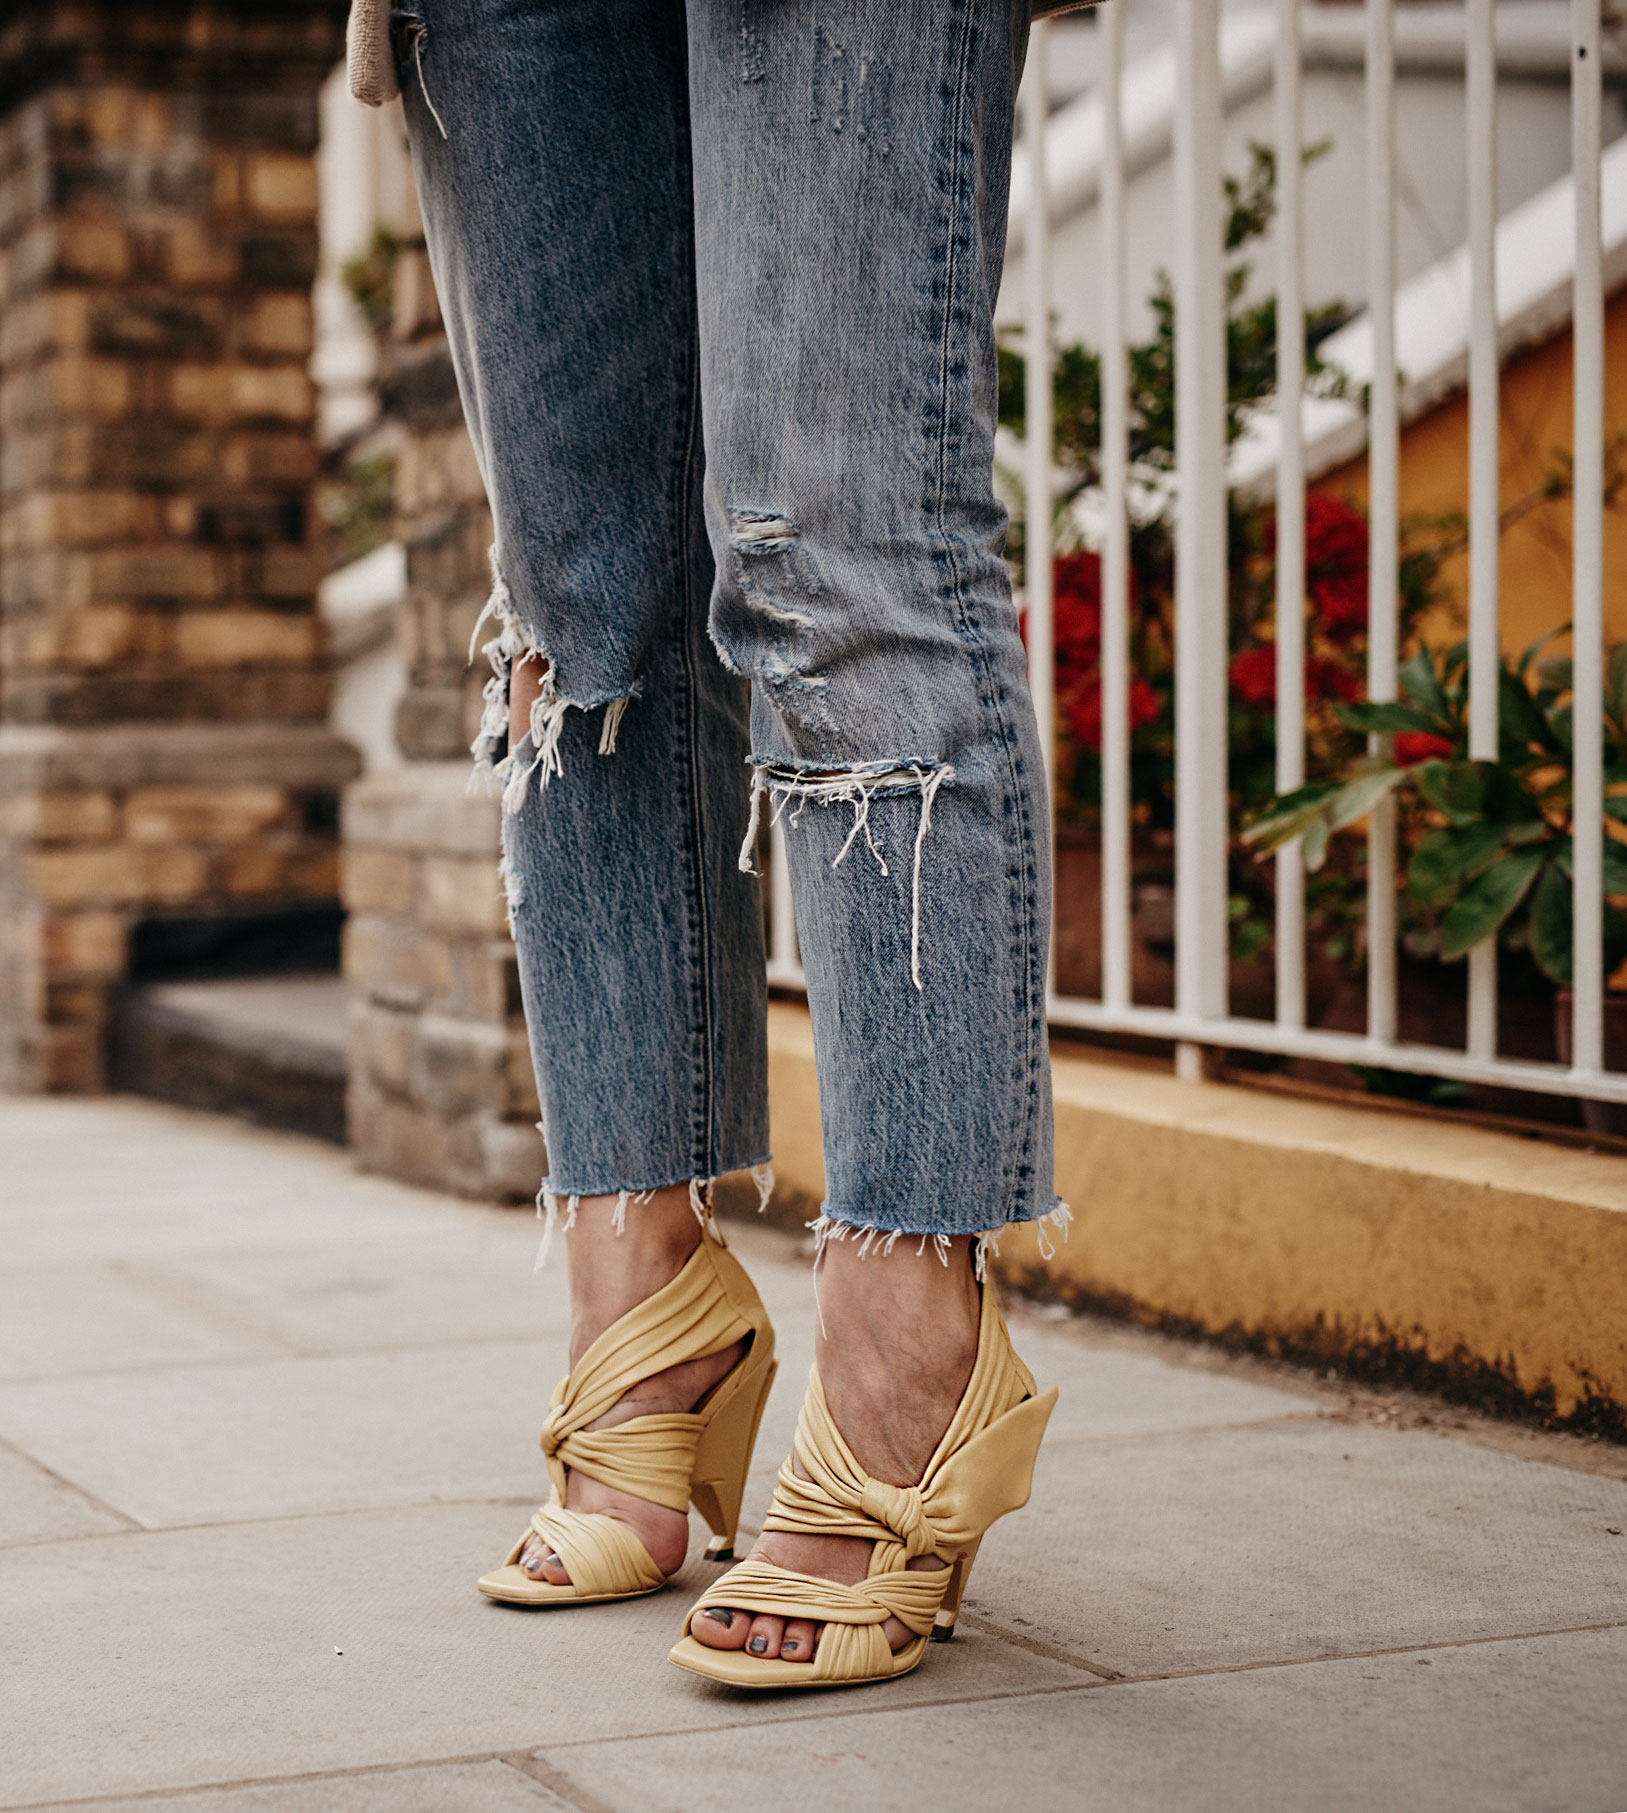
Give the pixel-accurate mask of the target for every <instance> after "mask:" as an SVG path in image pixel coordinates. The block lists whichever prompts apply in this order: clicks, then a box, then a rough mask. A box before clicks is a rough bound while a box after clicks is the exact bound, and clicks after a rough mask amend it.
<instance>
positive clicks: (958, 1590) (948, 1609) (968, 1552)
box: [932, 1536, 983, 1643]
mask: <svg viewBox="0 0 1627 1813" xmlns="http://www.w3.org/2000/svg"><path fill="white" fill-rule="evenodd" d="M982 1541H983V1538H982V1537H981V1536H980V1537H979V1538H978V1539H977V1541H976V1542H974V1543H973V1544H972V1546H971V1547H970V1548H969V1549H963V1550H962V1551H961V1552H960V1554H958V1555H957V1556H956V1557H955V1563H954V1566H953V1567H952V1568H951V1569H950V1573H949V1584H948V1586H947V1587H945V1589H944V1595H943V1604H942V1605H940V1606H939V1607H938V1615H937V1616H936V1617H935V1618H934V1619H933V1620H932V1641H933V1642H934V1643H947V1642H948V1641H949V1639H950V1638H951V1637H952V1636H954V1634H955V1621H956V1619H958V1618H959V1617H960V1596H961V1594H962V1593H964V1592H965V1591H966V1582H967V1581H968V1580H969V1579H970V1578H971V1575H972V1563H973V1562H974V1561H976V1559H977V1551H978V1549H979V1547H980V1546H981V1545H982Z"/></svg>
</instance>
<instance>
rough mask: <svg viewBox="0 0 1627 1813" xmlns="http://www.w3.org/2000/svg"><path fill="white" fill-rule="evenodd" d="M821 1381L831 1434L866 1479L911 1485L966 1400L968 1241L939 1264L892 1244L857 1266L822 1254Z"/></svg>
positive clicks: (970, 1321) (834, 1249)
mask: <svg viewBox="0 0 1627 1813" xmlns="http://www.w3.org/2000/svg"><path fill="white" fill-rule="evenodd" d="M819 1307H820V1318H819V1320H820V1326H819V1329H818V1332H817V1337H816V1350H817V1357H818V1362H819V1376H820V1378H821V1380H822V1382H823V1384H824V1387H825V1396H826V1401H827V1402H828V1403H829V1405H830V1410H831V1415H832V1416H833V1417H834V1419H835V1421H836V1424H837V1427H838V1428H840V1429H841V1430H842V1433H843V1435H844V1436H845V1437H846V1439H847V1441H848V1443H849V1445H850V1446H851V1447H852V1449H853V1452H854V1454H855V1456H856V1457H857V1459H858V1460H859V1462H860V1464H861V1465H862V1466H864V1468H865V1470H866V1471H867V1472H869V1473H871V1474H873V1475H874V1476H875V1477H876V1478H878V1479H884V1480H887V1481H888V1482H889V1483H891V1484H894V1485H913V1484H915V1483H916V1481H917V1480H918V1479H919V1478H920V1476H921V1474H922V1472H923V1471H924V1470H925V1467H926V1463H927V1462H928V1460H930V1459H931V1457H932V1451H933V1449H934V1448H935V1447H936V1446H937V1444H938V1442H939V1440H940V1439H941V1438H942V1435H943V1432H944V1430H945V1429H946V1428H947V1427H948V1426H949V1421H950V1419H951V1417H953V1415H954V1413H955V1409H956V1406H957V1405H958V1404H959V1403H960V1400H961V1398H962V1397H963V1396H964V1395H965V1391H966V1385H967V1382H968V1381H969V1379H970V1378H971V1375H972V1368H973V1366H974V1365H975V1364H976V1361H977V1339H978V1322H979V1313H980V1308H981V1303H980V1298H979V1294H978V1287H977V1282H976V1280H975V1278H974V1277H973V1275H972V1264H971V1242H970V1240H969V1239H961V1240H956V1241H954V1242H952V1243H951V1246H950V1251H949V1263H948V1264H947V1265H944V1264H942V1263H940V1261H939V1260H938V1259H937V1258H936V1256H935V1255H934V1252H933V1249H932V1247H931V1246H930V1245H929V1246H928V1248H927V1251H926V1252H925V1253H919V1252H917V1250H916V1243H913V1242H908V1243H907V1242H905V1241H900V1242H899V1243H898V1244H897V1245H896V1246H895V1247H894V1248H893V1250H892V1251H891V1252H890V1253H888V1254H887V1255H886V1256H885V1257H883V1256H882V1255H881V1254H880V1252H879V1250H878V1249H877V1248H876V1247H874V1246H872V1247H871V1249H870V1251H869V1252H868V1253H867V1254H865V1255H864V1256H863V1257H862V1258H861V1257H860V1256H859V1253H858V1249H857V1246H856V1245H855V1244H854V1243H852V1242H847V1241H836V1242H832V1243H831V1244H829V1245H828V1246H827V1247H826V1248H825V1253H824V1257H823V1260H822V1262H821V1267H820V1278H819Z"/></svg>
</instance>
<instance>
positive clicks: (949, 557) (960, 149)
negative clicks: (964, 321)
mask: <svg viewBox="0 0 1627 1813" xmlns="http://www.w3.org/2000/svg"><path fill="white" fill-rule="evenodd" d="M962 17H963V23H962V27H961V39H960V46H959V54H958V58H957V69H956V91H955V114H954V125H953V129H952V130H953V137H952V146H951V178H950V185H949V214H948V234H947V245H946V249H945V258H944V266H945V271H946V278H945V284H944V304H943V327H942V332H941V335H940V339H939V346H940V353H939V368H938V379H939V426H938V470H937V497H936V499H935V500H934V502H935V508H936V512H937V526H938V533H939V537H940V540H941V544H942V547H943V552H944V557H945V560H946V562H947V565H948V567H949V572H950V578H951V595H952V597H953V599H954V604H955V610H956V614H957V616H958V617H959V619H960V627H961V632H962V635H963V637H964V639H965V641H966V642H967V644H968V646H969V648H970V649H971V651H972V657H973V660H974V661H975V662H976V664H977V668H978V671H979V673H980V675H981V677H982V682H983V685H982V687H981V688H980V690H982V691H984V694H985V697H984V701H983V703H984V705H985V708H986V709H988V710H989V711H990V713H991V716H992V717H993V720H994V725H995V730H996V734H997V737H998V740H999V744H1000V748H1001V752H1002V754H1003V756H1004V758H1005V764H1006V774H1007V782H1008V785H1009V787H1010V791H1011V797H1012V798H1013V800H1014V801H1015V802H1016V807H1017V813H1018V817H1019V820H1021V822H1020V824H1019V827H1018V835H1019V842H1020V847H1021V850H1022V862H1023V867H1024V870H1025V871H1031V869H1032V857H1031V855H1030V851H1031V850H1032V846H1033V841H1034V835H1033V826H1032V825H1030V824H1028V823H1027V822H1026V817H1025V815H1024V814H1023V806H1022V787H1021V784H1020V783H1021V774H1020V769H1019V758H1018V756H1017V752H1016V751H1015V749H1014V748H1013V747H1012V740H1011V735H1010V730H1009V727H1008V725H1007V723H1006V714H1005V712H1004V711H1003V710H1002V709H1001V705H1000V698H999V686H998V683H997V682H996V680H995V677H994V675H993V674H992V673H991V671H990V669H989V663H988V660H987V656H986V653H985V650H984V646H983V641H982V637H981V636H980V635H979V634H977V633H975V626H974V625H973V624H972V623H971V622H970V620H969V619H968V616H967V612H966V599H965V587H964V583H963V579H962V575H961V572H960V567H959V563H958V561H957V560H956V557H955V547H954V540H953V538H952V537H951V535H950V534H949V532H948V528H947V525H946V523H945V521H944V502H945V495H946V488H947V482H948V481H947V472H948V466H949V421H950V412H949V407H948V399H949V391H950V384H951V373H950V362H951V357H952V351H951V349H952V346H953V338H954V322H955V314H956V303H957V293H958V292H957V284H958V278H959V269H960V259H959V256H958V254H959V252H960V250H961V247H960V230H959V212H958V209H957V207H956V202H957V200H958V199H959V198H961V197H962V196H964V195H965V193H966V191H967V187H968V185H967V182H966V176H965V169H964V165H965V160H966V148H965V144H966V104H967V93H968V89H969V86H970V82H971V68H972V46H973V41H974V38H975V36H976V28H975V24H974V19H973V14H972V12H971V10H970V8H967V9H965V11H964V12H963V15H962ZM1023 884H1024V885H1023V893H1022V896H1021V906H1022V909H1023V910H1022V911H1021V912H1020V913H1019V914H1018V915H1017V917H1018V918H1019V920H1020V922H1021V935H1022V939H1023V965H1022V973H1023V981H1022V985H1021V988H1022V995H1023V999H1022V1001H1021V1003H1020V1009H1021V1013H1022V1018H1023V1020H1024V1023H1025V1027H1026V1032H1025V1037H1026V1039H1027V1043H1028V1051H1027V1063H1026V1065H1025V1075H1026V1088H1025V1090H1024V1101H1023V1123H1024V1124H1023V1133H1022V1144H1021V1149H1020V1152H1019V1153H1018V1155H1017V1156H1016V1157H1015V1158H1014V1160H1013V1161H1012V1164H1011V1169H1010V1174H1009V1180H1008V1187H1009V1190H1010V1192H1011V1194H1012V1196H1015V1194H1016V1189H1017V1185H1018V1183H1019V1181H1026V1180H1027V1179H1029V1178H1031V1177H1032V1174H1033V1168H1034V1167H1033V1156H1032V1155H1033V1150H1034V1139H1035V1131H1036V1115H1035V1104H1036V1102H1037V1100H1038V1054H1037V1052H1036V1051H1035V1049H1034V1034H1033V1030H1032V1029H1033V1024H1034V1019H1035V1014H1034V1000H1033V994H1034V957H1035V948H1036V945H1035V939H1034V929H1033V917H1034V877H1033V875H1032V873H1031V872H1026V873H1025V874H1024V876H1023Z"/></svg>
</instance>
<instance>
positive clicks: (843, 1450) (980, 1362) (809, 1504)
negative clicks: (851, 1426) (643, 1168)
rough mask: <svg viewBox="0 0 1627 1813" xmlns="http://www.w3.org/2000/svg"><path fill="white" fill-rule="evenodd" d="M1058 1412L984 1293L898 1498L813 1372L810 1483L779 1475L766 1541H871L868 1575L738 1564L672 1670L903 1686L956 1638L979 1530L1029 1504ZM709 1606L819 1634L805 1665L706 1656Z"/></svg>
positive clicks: (764, 1680)
mask: <svg viewBox="0 0 1627 1813" xmlns="http://www.w3.org/2000/svg"><path fill="white" fill-rule="evenodd" d="M1055 1403H1056V1389H1055V1387H1054V1386H1053V1387H1052V1388H1051V1389H1050V1390H1049V1391H1044V1392H1039V1391H1036V1389H1035V1385H1034V1379H1033V1375H1032V1374H1031V1373H1030V1372H1029V1370H1028V1368H1027V1367H1026V1366H1024V1365H1023V1363H1022V1361H1021V1360H1019V1359H1018V1358H1017V1355H1016V1353H1015V1352H1014V1351H1013V1349H1012V1346H1011V1337H1010V1335H1009V1334H1008V1333H1007V1331H1006V1325H1005V1320H1004V1318H1003V1317H1002V1316H1001V1314H1000V1310H999V1307H998V1305H997V1304H996V1302H995V1298H994V1290H993V1287H992V1286H991V1285H988V1284H985V1285H984V1286H983V1308H982V1317H981V1322H980V1325H979V1329H978V1347H977V1360H976V1363H975V1364H974V1366H973V1367H972V1376H971V1378H970V1380H969V1381H968V1382H967V1386H966V1392H965V1395H964V1396H963V1397H962V1399H961V1401H960V1407H959V1408H958V1409H957V1410H956V1412H955V1414H954V1417H953V1419H952V1420H951V1422H950V1424H949V1427H948V1429H947V1430H946V1431H945V1432H944V1436H943V1440H942V1441H940V1442H939V1444H938V1447H937V1451H936V1452H935V1453H934V1454H933V1456H932V1459H931V1460H930V1461H929V1462H928V1463H927V1468H926V1471H925V1473H923V1474H922V1476H921V1482H920V1484H919V1485H915V1486H890V1485H887V1484H885V1483H884V1482H883V1481H881V1480H878V1479H872V1478H871V1477H870V1476H869V1474H867V1473H866V1472H865V1470H864V1468H863V1467H861V1466H860V1465H859V1463H858V1462H857V1461H856V1460H855V1459H854V1457H853V1453H852V1450H851V1449H850V1448H849V1447H848V1445H847V1443H846V1442H845V1441H844V1440H843V1439H842V1435H841V1432H840V1430H838V1429H837V1427H836V1425H835V1423H834V1422H833V1421H832V1420H831V1415H830V1410H829V1408H828V1407H827V1405H826V1402H825V1392H824V1387H823V1385H822V1384H821V1383H820V1378H819V1368H818V1367H817V1366H816V1367H815V1368H814V1370H813V1373H812V1375H811V1376H810V1378H809V1380H808V1395H807V1397H806V1398H805V1399H804V1400H803V1404H802V1414H801V1417H800V1418H799V1420H798V1423H797V1433H796V1441H795V1443H794V1452H795V1454H796V1457H797V1459H798V1460H799V1461H800V1462H801V1464H802V1467H803V1470H804V1471H805V1472H806V1473H807V1474H808V1478H806V1479H803V1478H802V1477H800V1475H798V1474H797V1473H796V1472H795V1471H794V1470H793V1468H792V1466H791V1463H790V1462H789V1461H787V1462H786V1463H785V1465H784V1466H782V1467H781V1468H780V1474H779V1482H778V1484H777V1485H776V1487H775V1489H774V1502H773V1505H772V1508H771V1509H770V1511H769V1514H768V1517H767V1519H766V1520H765V1522H764V1524H763V1528H764V1529H765V1530H784V1531H787V1532H790V1533H795V1534H799V1535H819V1536H856V1537H864V1538H868V1539H869V1540H871V1541H872V1542H873V1543H874V1545H875V1546H874V1548H873V1549H872V1550H871V1552H870V1564H869V1572H868V1574H867V1576H866V1578H865V1579H863V1580H861V1581H860V1582H859V1583H858V1584H857V1585H856V1586H841V1585H838V1584H837V1583H836V1582H835V1581H831V1580H821V1579H819V1578H818V1577H817V1576H815V1575H812V1574H799V1573H796V1572H794V1571H792V1570H791V1569H789V1568H782V1567H776V1566H775V1565H774V1564H773V1563H772V1562H770V1561H760V1560H756V1559H748V1560H746V1561H742V1562H741V1563H739V1565H738V1566H736V1567H733V1568H731V1569H730V1570H729V1571H728V1573H726V1574H723V1575H721V1576H720V1577H719V1578H718V1580H717V1581H716V1582H715V1583H714V1584H713V1585H712V1586H711V1587H709V1588H708V1589H707V1591H706V1592H705V1593H704V1594H703V1595H702V1596H701V1598H700V1599H699V1600H698V1601H697V1602H696V1603H695V1605H694V1606H693V1607H691V1609H690V1612H689V1615H688V1617H687V1618H686V1619H685V1620H684V1634H683V1636H682V1637H681V1638H680V1639H679V1641H678V1643H677V1644H676V1646H675V1647H674V1648H673V1649H672V1651H671V1660H672V1661H674V1662H676V1663H677V1664H678V1666H679V1667H680V1668H687V1669H689V1670H691V1671H692V1672H693V1673H695V1674H700V1675H707V1676H709V1677H710V1678H711V1679H712V1680H714V1681H722V1682H725V1683H726V1684H727V1685H729V1686H731V1687H751V1688H763V1687H839V1686H857V1685H858V1684H859V1683H861V1682H866V1681H890V1680H893V1679H895V1678H896V1677H897V1676H899V1675H905V1674H908V1673H909V1672H910V1670H911V1669H912V1668H914V1667H915V1666H916V1664H917V1663H918V1662H919V1661H920V1660H921V1657H922V1656H923V1655H924V1654H925V1653H926V1646H927V1641H928V1639H929V1638H931V1639H935V1640H937V1641H939V1642H941V1641H944V1640H945V1639H947V1638H948V1637H951V1636H953V1635H954V1629H955V1619H956V1616H957V1615H958V1613H959V1610H960V1600H961V1594H962V1593H963V1592H964V1591H965V1588H966V1578H967V1575H968V1574H969V1573H970V1572H971V1566H972V1560H973V1557H974V1556H975V1555H976V1554H977V1545H978V1543H979V1542H980V1541H981V1540H982V1537H983V1533H984V1531H985V1530H987V1529H988V1527H989V1525H990V1524H992V1523H993V1522H994V1520H995V1519H996V1518H997V1517H1003V1516H1004V1515H1005V1514H1006V1512H1007V1511H1015V1510H1018V1509H1020V1508H1021V1507H1022V1506H1023V1505H1025V1504H1026V1503H1027V1502H1028V1493H1029V1488H1030V1484H1031V1482H1032V1479H1033V1472H1034V1460H1035V1457H1036V1455H1037V1454H1038V1453H1039V1445H1040V1442H1041V1440H1042V1439H1043V1437H1044V1434H1045V1425H1046V1423H1047V1422H1048V1421H1049V1419H1050V1415H1051V1410H1052V1407H1053V1406H1054V1405H1055ZM917 1555H935V1556H937V1557H938V1559H939V1560H940V1561H942V1562H944V1563H945V1565H944V1566H943V1567H942V1568H940V1569H937V1570H926V1569H910V1568H909V1567H908V1565H907V1564H908V1563H909V1562H910V1561H911V1560H912V1559H913V1558H914V1557H915V1556H917ZM710 1606H729V1607H732V1608H733V1609H735V1610H740V1611H747V1612H762V1613H766V1614H770V1615H772V1616H775V1617H780V1618H807V1619H811V1620H812V1621H813V1622H815V1623H822V1624H823V1625H824V1626H825V1629H824V1631H823V1633H822V1634H821V1636H820V1640H819V1645H818V1648H817V1650H816V1651H815V1653H814V1658H813V1660H812V1661H811V1662H787V1661H784V1660H782V1659H780V1658H779V1657H767V1656H753V1655H749V1654H747V1653H746V1652H745V1651H744V1650H725V1649H709V1648H707V1647H706V1645H705V1644H703V1643H701V1642H699V1641H698V1640H697V1639H696V1638H695V1637H694V1636H693V1635H692V1634H691V1631H692V1628H693V1625H694V1621H695V1619H696V1617H697V1616H698V1615H699V1614H700V1613H701V1612H703V1611H705V1610H706V1609H707V1608H708V1607H710ZM888 1618H898V1619H900V1620H901V1621H902V1622H903V1623H904V1624H905V1625H907V1626H908V1628H909V1630H910V1632H911V1639H910V1641H909V1642H908V1643H906V1644H905V1645H904V1647H903V1648H902V1649H900V1650H899V1651H897V1653H896V1654H895V1653H894V1652H893V1651H892V1649H890V1648H889V1646H888V1643H887V1639H886V1637H885V1636H884V1635H883V1633H882V1628H881V1627H882V1625H883V1623H884V1622H885V1621H886V1620H887V1619H888Z"/></svg>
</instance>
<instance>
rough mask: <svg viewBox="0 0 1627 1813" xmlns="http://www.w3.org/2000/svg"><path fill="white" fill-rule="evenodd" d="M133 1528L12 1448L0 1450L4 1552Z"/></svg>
mask: <svg viewBox="0 0 1627 1813" xmlns="http://www.w3.org/2000/svg"><path fill="white" fill-rule="evenodd" d="M128 1528H129V1525H128V1524H127V1523H126V1522H125V1521H124V1520H123V1519H122V1518H120V1517H116V1516H114V1515H113V1513H112V1512H111V1511H108V1510H105V1509H104V1508H102V1507H101V1506H99V1505H95V1504H93V1503H92V1502H91V1501H90V1500H89V1499H88V1498H86V1497H85V1495H84V1494H83V1493H82V1492H76V1491H75V1490H74V1489H73V1488H72V1487H71V1486H68V1485H64V1484H63V1482H62V1481H61V1480H59V1479H53V1478H52V1477H51V1475H50V1474H49V1473H46V1472H44V1471H43V1470H42V1469H41V1468H39V1467H37V1466H35V1464H34V1463H33V1462H32V1461H31V1460H29V1459H28V1458H27V1456H26V1455H22V1454H17V1453H15V1452H14V1451H13V1450H12V1449H10V1448H7V1447H4V1446H0V1548H4V1547H6V1546H7V1545H8V1544H11V1543H14V1542H54V1541H60V1540H61V1539H62V1538H64V1537H68V1536H100V1535H102V1534H104V1533H106V1532H109V1531H113V1530H124V1529H128Z"/></svg>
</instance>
